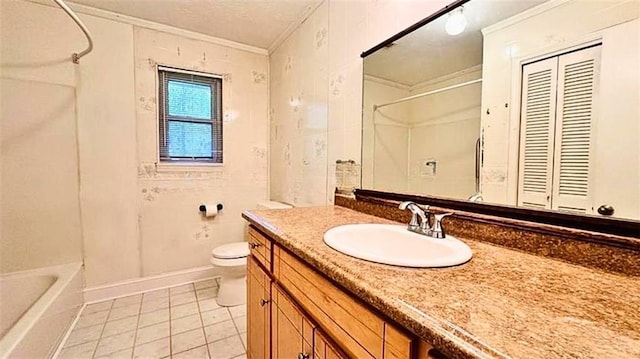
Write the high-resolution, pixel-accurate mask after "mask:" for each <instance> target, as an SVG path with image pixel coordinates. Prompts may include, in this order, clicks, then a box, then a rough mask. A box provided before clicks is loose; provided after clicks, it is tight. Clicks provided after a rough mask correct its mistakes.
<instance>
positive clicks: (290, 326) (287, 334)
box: [271, 284, 315, 359]
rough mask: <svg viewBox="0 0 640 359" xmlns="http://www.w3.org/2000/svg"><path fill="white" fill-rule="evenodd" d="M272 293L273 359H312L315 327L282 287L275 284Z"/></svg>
mask: <svg viewBox="0 0 640 359" xmlns="http://www.w3.org/2000/svg"><path fill="white" fill-rule="evenodd" d="M272 292H273V306H272V308H271V311H272V312H271V319H272V322H271V325H272V327H271V329H272V333H273V337H272V340H273V341H272V348H271V349H272V358H277V359H310V358H311V356H312V354H313V332H314V331H315V327H314V326H313V325H312V324H311V322H310V321H309V320H308V319H307V318H306V317H305V316H304V315H303V314H302V311H300V309H299V308H298V307H297V306H296V305H295V304H294V303H293V301H292V300H291V299H290V298H289V297H288V296H287V295H286V294H285V293H284V292H283V291H282V289H281V288H280V287H278V286H277V285H275V284H274V285H273V289H272Z"/></svg>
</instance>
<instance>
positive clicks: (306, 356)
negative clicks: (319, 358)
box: [298, 353, 309, 359]
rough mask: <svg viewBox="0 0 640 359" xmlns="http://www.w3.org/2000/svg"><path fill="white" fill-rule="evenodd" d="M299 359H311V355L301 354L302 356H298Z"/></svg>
mask: <svg viewBox="0 0 640 359" xmlns="http://www.w3.org/2000/svg"><path fill="white" fill-rule="evenodd" d="M298 359H309V354H307V353H300V354H298Z"/></svg>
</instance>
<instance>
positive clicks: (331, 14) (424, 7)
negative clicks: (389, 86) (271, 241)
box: [271, 0, 449, 205]
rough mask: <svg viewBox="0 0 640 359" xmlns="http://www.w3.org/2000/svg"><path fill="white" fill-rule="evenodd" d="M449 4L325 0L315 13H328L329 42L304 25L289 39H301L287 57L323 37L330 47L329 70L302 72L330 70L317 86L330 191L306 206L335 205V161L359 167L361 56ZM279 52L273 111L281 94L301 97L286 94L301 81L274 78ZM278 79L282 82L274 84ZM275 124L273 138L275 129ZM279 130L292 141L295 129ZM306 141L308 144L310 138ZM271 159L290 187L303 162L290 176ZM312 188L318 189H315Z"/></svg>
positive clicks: (276, 177)
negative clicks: (321, 96)
mask: <svg viewBox="0 0 640 359" xmlns="http://www.w3.org/2000/svg"><path fill="white" fill-rule="evenodd" d="M448 3H449V2H448V1H440V0H434V1H418V0H416V1H391V0H387V1H372V0H367V1H345V0H335V1H334V0H326V1H325V2H324V3H323V4H322V6H321V7H320V8H319V9H318V10H316V13H318V12H323V11H327V12H328V15H327V17H328V21H327V22H328V29H327V31H328V38H325V37H323V36H324V35H322V33H320V34H318V36H319V37H317V32H313V31H307V30H304V29H305V24H306V22H305V23H304V24H303V25H302V26H300V27H298V28H297V29H296V30H295V31H294V33H293V34H292V35H290V37H298V40H296V41H295V44H292V45H291V47H290V48H288V49H287V50H286V52H287V53H304V51H305V46H308V44H315V43H317V42H318V39H319V38H322V39H323V41H327V43H326V46H327V48H328V68H327V67H326V64H325V63H322V62H318V63H315V64H313V65H312V66H310V67H308V68H307V72H306V73H305V74H304V77H306V78H316V77H317V78H321V77H322V76H324V75H322V74H323V73H324V72H325V71H327V75H326V81H325V80H323V81H321V82H320V83H318V86H320V88H321V89H322V90H323V91H326V92H327V93H328V96H327V99H326V100H323V101H322V102H321V103H320V104H319V105H322V106H324V107H325V108H326V111H327V114H326V115H324V116H323V118H326V119H327V122H326V124H324V126H325V127H324V128H323V130H324V131H326V133H327V135H326V136H327V143H326V147H325V148H326V149H325V150H326V158H327V160H326V161H324V162H325V164H324V166H325V168H326V169H325V171H326V174H327V175H326V190H325V191H322V193H323V194H324V195H325V197H326V198H324V199H322V198H317V199H316V198H314V199H313V201H312V202H309V201H307V202H306V203H308V204H314V205H322V204H327V203H329V204H331V203H333V197H334V189H335V184H336V178H335V163H336V160H339V159H340V160H347V159H353V160H357V161H358V163H360V157H361V152H360V147H361V142H362V139H361V138H362V134H361V132H362V59H361V58H360V54H361V53H362V52H363V51H365V50H367V49H369V48H371V47H373V46H375V45H376V44H378V43H380V42H382V41H384V40H386V39H387V38H389V37H390V36H392V35H394V34H396V33H397V32H399V31H401V30H403V29H404V28H406V27H408V26H410V25H412V24H414V23H416V22H418V21H419V20H421V19H423V18H424V17H426V16H428V15H430V14H431V13H433V12H434V11H436V10H438V9H440V8H442V7H444V6H445V5H447V4H448ZM325 9H326V10H325ZM316 13H314V14H313V15H312V17H315V16H317V17H318V18H320V19H323V16H324V15H317V14H316ZM308 21H309V20H307V22H308ZM320 22H323V20H322V21H320ZM281 46H283V45H281ZM281 51H282V50H281V49H280V47H279V48H277V49H276V51H275V52H274V55H273V57H272V59H271V68H272V73H273V76H272V79H273V81H274V84H273V86H272V87H271V97H272V101H271V107H272V108H273V106H274V104H276V103H275V102H274V101H273V99H275V97H274V96H275V94H276V93H277V92H278V91H282V92H284V94H285V95H282V97H283V98H287V96H288V97H293V98H295V96H297V95H298V94H297V93H296V92H292V91H291V90H288V87H289V86H293V84H295V83H296V81H299V80H300V78H298V79H294V78H288V79H278V78H277V75H276V74H275V71H277V69H278V67H277V66H276V63H275V62H274V61H276V60H275V56H277V54H278V53H279V52H281ZM276 81H279V83H278V84H276V83H275V82H276ZM319 122H320V121H319ZM280 124H282V123H280ZM282 125H283V126H285V127H287V128H295V126H296V123H295V122H293V123H292V122H289V123H285V124H282ZM271 126H272V134H273V129H274V125H273V124H272V125H271ZM278 131H279V133H281V134H282V136H283V137H284V138H288V139H293V138H294V135H293V134H291V133H292V131H289V130H285V129H283V128H281V127H279V128H278ZM280 131H282V132H280ZM307 142H308V143H309V141H308V140H307ZM272 151H277V147H276V148H272ZM273 156H277V153H273V154H272V162H271V182H272V183H273V182H278V181H280V182H286V183H292V181H294V179H295V178H296V176H299V173H300V171H302V168H303V164H302V163H297V162H293V163H292V165H291V169H290V170H289V171H288V172H286V171H283V170H281V169H278V168H274V162H275V160H274V158H277V157H273ZM319 181H321V180H319ZM318 185H319V184H318ZM313 188H316V187H315V185H314V187H313ZM271 197H272V198H273V199H281V198H286V197H283V196H282V195H281V193H278V192H274V190H273V188H272V193H271Z"/></svg>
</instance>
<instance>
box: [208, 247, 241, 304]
mask: <svg viewBox="0 0 640 359" xmlns="http://www.w3.org/2000/svg"><path fill="white" fill-rule="evenodd" d="M248 256H249V244H248V243H247V242H235V243H228V244H223V245H221V246H219V247H216V248H214V249H213V250H212V251H211V264H213V266H214V267H216V268H218V272H219V273H220V289H219V290H218V297H217V298H216V301H217V302H218V305H220V306H222V307H232V306H236V305H240V304H244V303H245V302H246V301H247V257H248Z"/></svg>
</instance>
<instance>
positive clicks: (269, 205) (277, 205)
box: [257, 201, 293, 209]
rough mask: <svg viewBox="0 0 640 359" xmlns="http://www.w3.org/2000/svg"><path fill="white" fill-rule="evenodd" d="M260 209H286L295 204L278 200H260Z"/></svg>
mask: <svg viewBox="0 0 640 359" xmlns="http://www.w3.org/2000/svg"><path fill="white" fill-rule="evenodd" d="M257 208H258V209H285V208H293V206H291V205H288V204H286V203H282V202H277V201H266V202H260V203H258V206H257Z"/></svg>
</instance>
